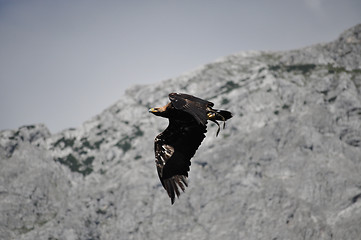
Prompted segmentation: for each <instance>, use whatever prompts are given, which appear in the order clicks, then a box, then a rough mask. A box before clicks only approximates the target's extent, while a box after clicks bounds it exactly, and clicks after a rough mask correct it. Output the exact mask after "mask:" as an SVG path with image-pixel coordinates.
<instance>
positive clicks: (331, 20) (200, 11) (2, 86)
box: [0, 0, 361, 133]
mask: <svg viewBox="0 0 361 240" xmlns="http://www.w3.org/2000/svg"><path fill="white" fill-rule="evenodd" d="M360 13H361V1H360V0H342V1H341V0H273V1H269V0H183V1H176V0H167V1H166V0H162V1H161V0H143V1H142V0H132V1H131V0H122V1H121V0H119V1H115V0H114V1H110V0H102V1H100V0H61V1H60V0H46V1H45V0H0V115H1V117H0V130H4V129H15V128H18V127H20V126H23V125H30V124H36V123H44V124H45V125H46V126H47V127H48V128H49V129H50V131H51V132H52V133H56V132H59V131H61V130H63V129H66V128H73V127H79V126H80V125H81V124H82V123H83V122H84V121H86V120H88V119H90V118H91V117H93V116H95V115H97V114H100V113H101V112H102V110H104V109H105V108H107V107H109V106H111V105H112V104H113V103H115V102H116V101H117V100H118V99H119V98H120V97H121V96H122V95H123V93H124V91H125V90H126V89H127V88H129V87H130V86H132V85H134V84H151V83H156V82H159V81H162V80H166V79H169V78H173V77H177V76H179V75H181V74H184V73H187V72H190V71H192V70H193V69H196V68H198V67H199V66H202V65H204V64H207V63H210V62H212V61H214V60H216V59H219V58H220V57H224V56H227V55H230V54H235V53H238V52H241V51H248V50H272V51H278V50H289V49H296V48H301V47H305V46H308V45H311V44H316V43H321V42H329V41H332V40H335V39H336V38H337V37H338V36H339V34H340V33H342V32H343V31H344V30H346V29H348V28H350V27H352V26H354V25H356V24H358V23H361V14H360Z"/></svg>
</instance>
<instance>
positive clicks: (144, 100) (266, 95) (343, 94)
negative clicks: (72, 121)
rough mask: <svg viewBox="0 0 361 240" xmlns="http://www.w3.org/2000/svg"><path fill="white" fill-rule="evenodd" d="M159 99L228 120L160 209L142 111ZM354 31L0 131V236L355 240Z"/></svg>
mask: <svg viewBox="0 0 361 240" xmlns="http://www.w3.org/2000/svg"><path fill="white" fill-rule="evenodd" d="M170 92H184V93H189V94H194V95H196V96H199V97H201V98H205V99H208V100H210V101H212V102H214V103H215V106H216V107H217V108H223V109H227V110H230V111H232V112H233V114H234V117H233V118H232V119H231V120H229V121H228V122H227V126H226V128H225V129H224V130H223V131H221V132H220V134H219V136H218V137H216V136H215V135H216V131H217V126H216V125H214V124H213V123H210V124H209V125H208V132H207V137H206V139H205V140H204V142H203V144H202V145H201V146H200V148H199V150H198V151H197V153H196V155H195V157H194V158H193V160H192V166H191V171H190V176H189V187H188V188H187V189H186V192H185V193H184V194H182V195H181V196H180V198H179V199H178V200H177V201H176V202H175V204H174V205H171V204H170V200H169V198H168V196H167V194H166V192H165V190H164V189H163V188H162V186H161V185H160V182H159V179H158V176H157V173H156V168H155V163H154V152H153V140H154V137H155V136H156V135H157V134H158V133H159V132H161V131H162V130H163V129H165V127H166V126H167V124H168V122H167V120H166V119H161V118H158V117H155V116H153V115H151V114H149V113H148V108H149V107H154V106H162V105H164V104H165V103H167V102H168V98H167V95H168V93H170ZM360 93H361V24H360V25H357V26H355V27H353V28H351V29H349V30H347V31H345V32H344V33H342V34H341V36H340V37H339V38H338V39H337V40H335V41H333V42H330V43H323V44H317V45H313V46H310V47H306V48H303V49H298V50H293V51H286V52H262V51H258V52H242V53H239V54H235V55H231V56H227V57H224V58H222V59H219V60H218V61H215V62H213V63H210V64H206V65H204V66H203V67H200V68H199V69H196V70H194V71H193V72H191V73H188V74H185V75H182V76H180V77H178V78H175V79H170V80H167V81H163V82H159V83H157V84H153V85H147V86H134V87H132V88H131V89H129V90H128V91H127V92H126V93H125V95H124V96H121V98H120V100H119V101H118V102H116V103H115V104H114V105H112V106H110V107H109V108H108V109H105V110H104V111H103V112H102V113H100V114H99V115H97V116H95V117H94V118H93V119H91V120H89V121H87V122H85V123H84V124H83V125H82V126H81V127H79V128H76V129H67V130H64V131H62V132H60V133H57V134H51V133H50V132H49V131H48V129H47V128H46V127H45V126H44V125H42V124H39V125H31V126H24V127H20V128H19V129H15V130H3V131H1V132H0V239H47V240H55V239H59V240H60V239H68V240H73V239H74V240H76V239H168V238H171V239H215V240H216V239H217V240H218V239H273V240H276V239H277V240H280V239H296V240H297V239H317V240H318V239H360V236H361V227H360V226H361V94H360Z"/></svg>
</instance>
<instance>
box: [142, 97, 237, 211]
mask: <svg viewBox="0 0 361 240" xmlns="http://www.w3.org/2000/svg"><path fill="white" fill-rule="evenodd" d="M169 99H170V102H169V103H168V104H167V105H165V106H163V107H160V108H151V109H149V112H151V113H153V114H154V115H157V116H160V117H165V118H168V119H169V125H168V127H167V128H166V129H165V130H164V131H163V132H162V133H160V134H159V135H158V136H157V137H156V138H155V141H154V151H155V158H156V160H155V163H156V166H157V171H158V176H159V179H160V182H161V183H162V185H163V187H164V188H165V190H166V191H167V193H168V196H169V197H170V199H171V203H172V204H173V203H174V200H175V195H177V197H179V194H180V191H179V188H180V189H182V191H183V192H184V190H185V187H188V183H187V177H188V171H189V167H190V165H191V158H192V157H193V156H194V154H195V152H196V151H197V149H198V147H199V145H200V144H201V142H202V141H203V139H204V138H205V135H204V133H206V132H207V130H206V128H207V126H206V125H207V120H210V121H212V122H214V123H216V124H217V125H218V130H217V134H216V135H218V133H219V130H220V126H219V123H218V122H217V120H218V121H223V128H224V127H225V121H226V120H227V119H230V118H231V117H232V113H231V112H228V111H224V110H217V109H212V107H213V105H214V104H213V103H212V102H209V101H206V100H203V99H200V98H197V97H194V96H191V95H188V94H182V93H171V94H169Z"/></svg>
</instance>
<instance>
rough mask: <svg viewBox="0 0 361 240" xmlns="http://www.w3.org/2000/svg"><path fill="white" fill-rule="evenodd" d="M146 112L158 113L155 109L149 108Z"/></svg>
mask: <svg viewBox="0 0 361 240" xmlns="http://www.w3.org/2000/svg"><path fill="white" fill-rule="evenodd" d="M148 111H149V112H151V113H154V112H158V110H157V109H156V108H150V109H149V110H148Z"/></svg>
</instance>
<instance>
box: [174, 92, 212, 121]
mask: <svg viewBox="0 0 361 240" xmlns="http://www.w3.org/2000/svg"><path fill="white" fill-rule="evenodd" d="M169 99H170V101H171V103H172V105H173V107H174V108H175V109H177V110H182V111H185V112H187V113H189V114H191V115H192V116H193V117H194V118H195V119H196V121H197V122H198V123H200V124H202V125H206V124H207V120H208V118H207V108H208V107H213V105H214V104H213V103H212V102H209V101H206V100H203V99H200V98H197V97H194V96H191V95H188V94H184V93H171V94H169Z"/></svg>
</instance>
